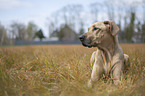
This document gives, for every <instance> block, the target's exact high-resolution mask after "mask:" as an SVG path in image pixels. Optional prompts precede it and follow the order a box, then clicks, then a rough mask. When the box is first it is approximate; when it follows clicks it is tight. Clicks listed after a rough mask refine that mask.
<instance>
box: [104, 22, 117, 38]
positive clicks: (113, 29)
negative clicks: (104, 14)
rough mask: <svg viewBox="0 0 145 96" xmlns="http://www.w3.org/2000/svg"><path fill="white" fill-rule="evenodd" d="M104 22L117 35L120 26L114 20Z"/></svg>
mask: <svg viewBox="0 0 145 96" xmlns="http://www.w3.org/2000/svg"><path fill="white" fill-rule="evenodd" d="M104 24H105V25H106V26H107V27H109V30H110V32H111V34H112V35H113V36H116V35H117V33H118V31H119V28H118V26H117V25H116V24H115V22H114V21H104Z"/></svg>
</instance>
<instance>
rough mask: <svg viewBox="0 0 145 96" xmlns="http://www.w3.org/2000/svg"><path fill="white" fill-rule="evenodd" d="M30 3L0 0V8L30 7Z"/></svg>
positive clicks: (16, 0) (18, 0)
mask: <svg viewBox="0 0 145 96" xmlns="http://www.w3.org/2000/svg"><path fill="white" fill-rule="evenodd" d="M30 6H32V3H30V2H24V1H20V0H0V10H7V9H12V8H18V7H30Z"/></svg>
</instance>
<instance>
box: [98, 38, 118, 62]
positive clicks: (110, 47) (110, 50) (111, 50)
mask: <svg viewBox="0 0 145 96" xmlns="http://www.w3.org/2000/svg"><path fill="white" fill-rule="evenodd" d="M108 42H110V43H108ZM119 46H120V45H119V42H118V37H117V36H114V37H113V38H110V39H108V40H107V41H106V42H105V43H104V44H101V45H99V46H98V48H99V49H100V50H102V51H104V53H105V54H106V56H107V58H108V59H109V61H110V60H111V59H112V57H113V55H114V54H115V49H118V48H119Z"/></svg>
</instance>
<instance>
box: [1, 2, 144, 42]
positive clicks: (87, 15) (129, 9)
mask: <svg viewBox="0 0 145 96" xmlns="http://www.w3.org/2000/svg"><path fill="white" fill-rule="evenodd" d="M144 16H145V0H142V2H138V1H137V0H134V2H132V3H126V2H123V1H119V0H108V2H103V3H97V2H94V3H92V4H88V6H87V7H84V6H83V5H80V4H71V5H66V6H64V7H62V8H60V9H59V10H57V11H55V12H53V13H52V15H51V16H48V18H46V27H47V29H48V32H47V33H48V34H49V37H46V36H44V35H43V33H44V32H43V30H42V29H41V28H39V27H38V26H37V24H35V22H33V21H30V22H29V23H28V24H24V23H23V22H18V21H13V22H11V24H10V25H9V26H4V25H3V24H2V23H0V45H13V44H14V41H17V40H22V41H32V40H33V39H34V38H36V37H37V38H40V40H42V38H50V39H51V38H52V37H57V38H59V37H60V36H62V35H64V34H63V32H62V33H59V32H60V31H59V30H61V29H62V26H64V25H68V26H69V27H70V28H71V29H73V30H74V31H75V32H76V34H77V35H76V36H79V35H80V34H83V33H84V32H87V28H88V27H89V26H90V25H91V24H92V23H94V22H97V21H105V20H111V21H115V23H116V24H117V25H118V26H119V28H120V32H119V34H118V36H119V40H120V41H121V42H123V43H144V42H145V18H144ZM55 32H56V35H55V36H54V35H52V34H53V33H55Z"/></svg>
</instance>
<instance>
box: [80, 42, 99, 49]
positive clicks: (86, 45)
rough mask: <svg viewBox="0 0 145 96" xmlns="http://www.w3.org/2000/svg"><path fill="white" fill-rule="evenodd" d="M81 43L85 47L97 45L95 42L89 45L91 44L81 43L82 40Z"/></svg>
mask: <svg viewBox="0 0 145 96" xmlns="http://www.w3.org/2000/svg"><path fill="white" fill-rule="evenodd" d="M82 45H83V46H85V47H88V48H91V47H97V46H98V44H97V43H94V44H93V45H91V44H85V43H83V42H82Z"/></svg>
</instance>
